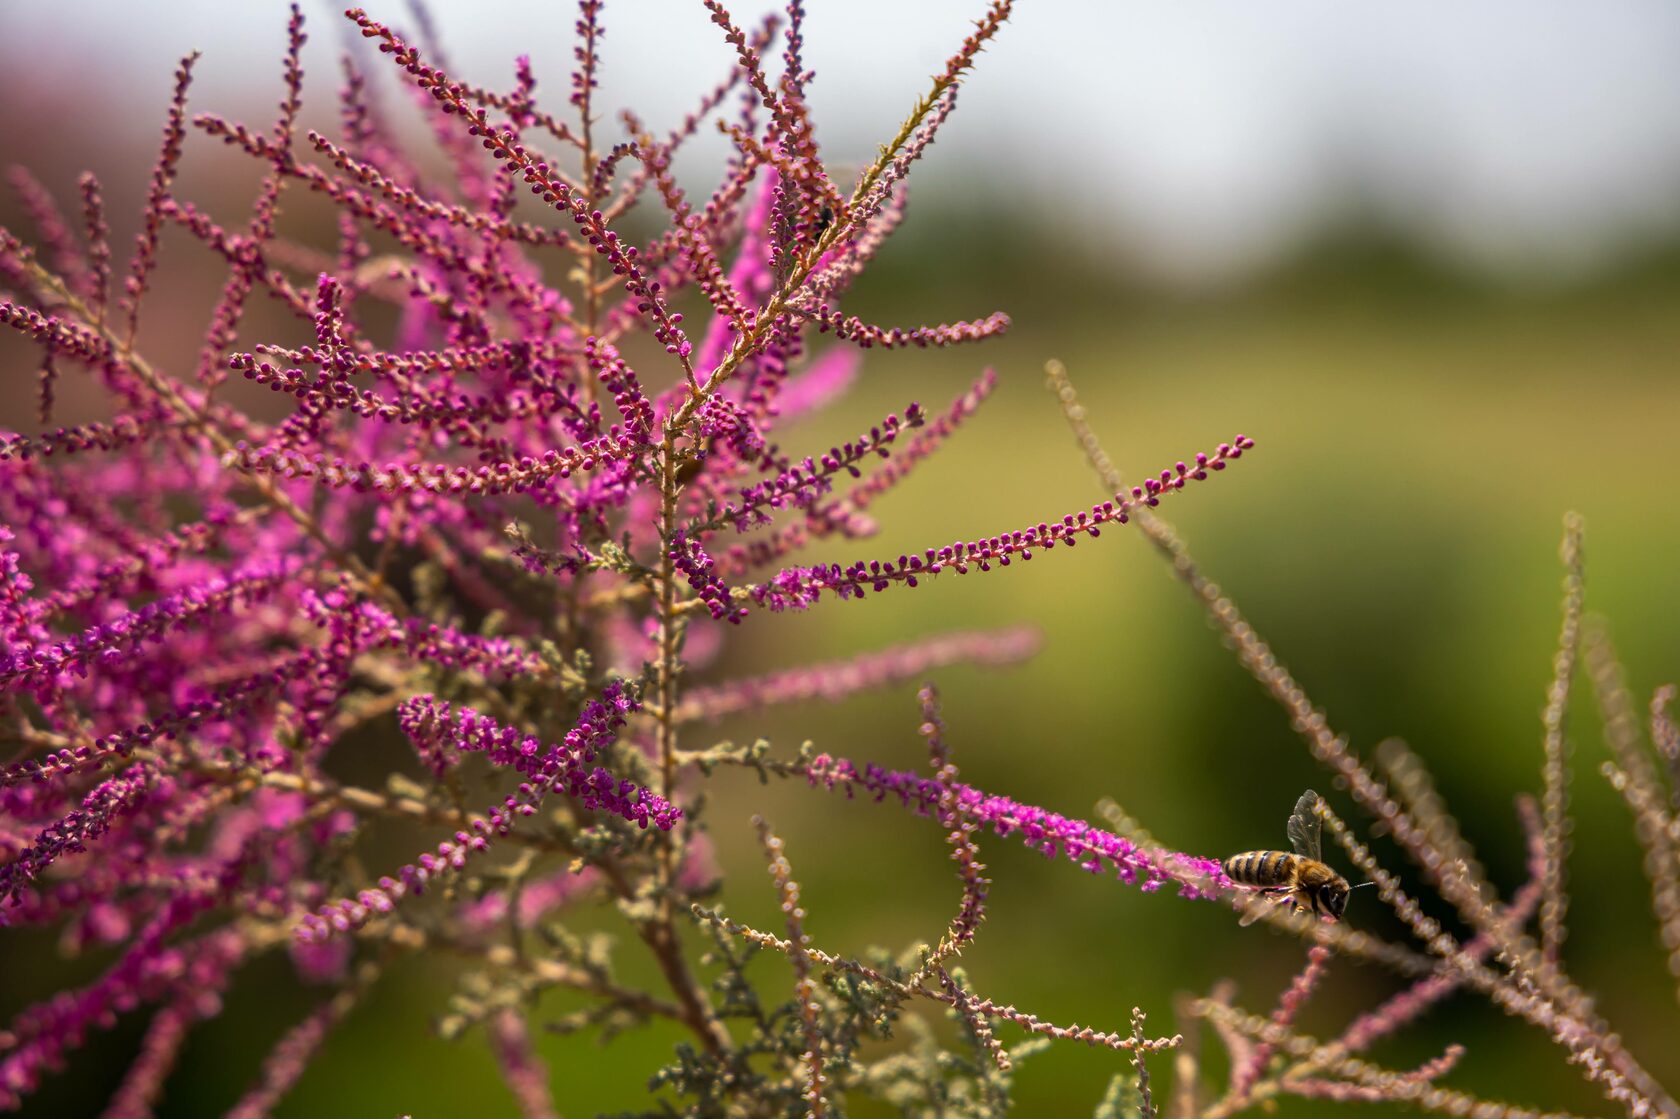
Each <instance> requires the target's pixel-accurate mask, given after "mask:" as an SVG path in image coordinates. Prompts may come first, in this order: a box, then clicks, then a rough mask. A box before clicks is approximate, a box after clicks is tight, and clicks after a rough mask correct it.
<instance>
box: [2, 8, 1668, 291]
mask: <svg viewBox="0 0 1680 1119" xmlns="http://www.w3.org/2000/svg"><path fill="white" fill-rule="evenodd" d="M368 7H369V9H370V11H371V12H372V13H373V14H374V15H375V17H376V18H382V19H385V20H387V21H388V22H392V23H397V24H399V25H401V24H406V23H408V22H409V18H408V15H407V5H406V0H368ZM810 9H811V10H810V16H809V29H808V34H807V39H808V43H809V47H808V51H807V58H808V61H809V63H810V65H812V66H813V67H814V68H815V69H816V71H817V80H816V84H815V86H814V88H813V91H812V98H813V101H814V102H815V105H816V110H817V114H818V117H817V119H818V125H819V135H820V136H821V138H822V139H823V140H824V141H825V143H826V144H827V146H828V150H829V152H830V156H831V158H835V159H840V160H842V161H844V162H851V163H854V164H855V163H861V162H863V161H866V160H867V159H868V158H869V157H870V156H871V155H872V154H873V152H874V148H875V145H876V144H877V143H879V142H880V141H881V140H882V139H884V138H885V137H886V136H887V135H888V134H889V133H890V132H891V131H892V129H893V127H894V126H895V125H896V123H897V122H898V120H899V119H901V118H902V116H903V115H904V114H905V112H906V111H907V109H908V107H909V106H910V104H911V103H912V101H913V99H914V97H915V96H916V94H917V93H918V92H919V91H920V90H922V89H924V88H925V86H926V80H927V76H928V75H929V74H930V73H931V72H932V71H934V70H935V69H937V68H939V67H940V66H941V65H942V63H943V61H944V59H945V58H946V57H947V56H948V55H949V54H950V53H951V52H952V50H953V49H954V47H955V45H956V44H957V42H958V41H959V40H960V39H961V37H962V36H963V34H964V33H965V32H966V31H967V29H968V23H969V20H970V19H972V18H973V17H974V16H976V15H978V14H979V12H980V11H981V10H982V5H981V4H980V3H976V2H975V0H813V2H812V3H811V5H810ZM338 10H339V9H338V8H336V7H334V6H331V5H328V4H324V3H318V2H309V3H306V4H305V12H306V14H307V15H308V16H309V17H310V19H311V21H312V22H311V27H312V32H313V38H312V42H311V43H310V46H309V51H310V55H309V58H308V66H309V69H310V71H311V78H312V81H313V83H314V84H313V85H311V86H310V87H309V88H310V90H311V91H312V92H313V95H314V97H315V101H314V104H315V106H316V108H317V110H318V111H323V112H324V111H325V105H324V98H325V97H326V96H327V94H328V91H329V90H330V89H331V88H332V87H333V86H334V85H336V78H335V76H334V67H333V65H332V57H333V52H334V51H335V49H336V45H337V43H338V42H339V35H340V31H339V28H338V26H337V25H338V24H339V23H342V22H343V21H342V19H341V17H339V16H338V15H337V12H338ZM432 10H433V12H434V14H435V16H436V20H437V23H438V24H439V26H440V27H441V28H442V30H443V33H444V38H445V42H446V44H447V46H448V49H449V50H450V51H451V52H452V57H451V61H452V62H453V64H454V65H455V66H456V67H457V68H458V69H460V70H461V71H462V72H463V73H464V74H465V75H466V76H468V77H470V78H472V79H473V80H475V81H479V82H482V83H485V84H497V85H505V84H506V76H507V74H508V73H509V65H510V60H511V58H512V57H513V56H514V55H516V54H520V53H527V54H530V55H531V56H532V58H533V60H534V62H535V63H536V66H537V72H538V76H539V82H540V83H541V84H540V90H546V92H547V94H548V95H549V104H550V106H551V107H556V108H559V107H563V106H564V100H565V95H566V90H567V73H568V70H569V67H570V65H571V56H570V48H571V23H572V21H573V20H574V19H575V12H576V8H575V5H571V4H564V3H552V2H542V3H538V2H533V0H472V2H471V3H467V2H464V0H434V2H433V4H432ZM735 10H736V13H737V16H738V18H739V19H740V20H741V21H742V22H747V21H748V20H749V19H750V18H752V17H755V16H756V15H757V14H759V13H760V12H762V11H764V10H765V8H764V6H762V5H747V4H744V3H741V4H737V5H736V7H735ZM284 19H285V5H284V4H283V3H280V2H278V0H218V2H211V0H168V2H164V0H152V2H147V0H53V2H50V3H48V2H43V0H0V61H3V62H5V63H6V64H8V65H11V66H22V65H27V66H30V67H32V68H33V67H43V68H44V70H43V71H42V72H45V73H47V74H49V75H51V76H52V77H51V78H50V79H49V81H56V80H57V79H59V78H62V80H63V81H64V82H66V83H69V82H72V81H79V80H81V79H82V78H83V77H85V76H87V75H90V74H102V75H104V78H105V80H104V81H102V82H100V83H98V86H99V90H100V92H99V94H98V96H99V97H100V98H102V99H104V100H105V101H107V102H108V103H109V104H110V105H111V107H112V109H113V110H122V109H131V110H132V111H134V112H135V113H137V114H138V116H137V118H136V120H135V122H134V126H135V127H143V128H144V129H145V130H146V134H147V135H148V136H150V135H151V134H153V133H154V132H155V128H156V123H157V119H158V113H159V110H160V107H161V105H162V104H163V101H164V97H165V96H166V93H165V91H166V88H167V82H168V77H167V69H168V67H169V66H170V64H171V63H172V61H173V59H175V58H176V57H178V56H179V55H180V54H182V53H184V52H185V51H186V50H188V49H192V48H197V49H200V50H202V51H204V52H205V58H204V60H203V62H202V63H201V64H200V67H201V68H200V75H201V78H200V84H199V86H198V92H197V94H196V95H195V103H196V105H197V106H199V107H201V108H210V107H214V108H216V109H217V110H218V111H223V110H225V111H229V112H230V113H232V112H239V111H245V112H251V111H256V112H261V113H263V115H264V116H266V115H267V112H266V106H268V105H269V104H271V103H272V102H273V100H274V98H275V95H276V92H277V85H276V75H277V72H278V66H277V59H278V53H279V49H280V43H281V38H282V35H283V25H284ZM606 20H607V25H608V28H609V33H608V35H607V37H606V39H605V41H604V44H603V48H604V49H603V53H604V57H605V69H604V72H603V81H604V86H605V90H604V92H605V94H606V95H607V100H608V102H609V103H610V104H624V103H628V104H633V105H635V106H637V107H638V109H639V110H640V111H642V113H643V115H644V116H645V117H646V118H648V119H649V120H650V121H651V122H653V123H655V124H656V125H659V124H669V123H672V122H674V121H675V120H676V119H678V118H679V117H680V116H681V114H682V113H683V112H684V111H685V109H686V108H687V107H688V106H689V105H690V104H691V102H692V99H693V97H694V96H695V95H696V94H697V92H698V91H700V90H702V89H704V88H707V87H709V86H710V85H711V84H712V83H713V82H714V81H715V80H716V79H717V78H718V77H719V76H721V74H722V73H723V72H724V71H725V69H726V68H727V66H728V65H729V58H730V55H729V51H728V48H727V47H726V45H725V44H724V43H723V41H722V39H721V37H720V35H719V34H718V33H717V29H716V28H714V27H713V26H711V24H710V23H709V22H708V19H707V15H706V12H705V11H704V9H703V8H702V7H701V5H700V4H699V2H698V0H609V2H608V3H607V5H606ZM259 106H260V107H263V108H259ZM18 127H20V125H19V121H18V118H17V116H16V115H14V114H8V115H7V117H6V119H5V120H4V121H0V154H3V151H4V147H5V146H6V140H7V136H8V134H10V135H12V136H14V137H15V136H16V132H15V131H13V130H15V129H17V128H18ZM70 127H74V125H73V124H72V125H71V126H70ZM926 178H938V179H940V180H941V182H942V184H943V185H945V186H946V187H949V186H950V185H952V184H953V183H958V182H966V183H974V184H977V185H983V186H984V188H985V189H986V190H987V191H988V192H989V193H991V194H994V195H996V194H1002V193H1005V192H1010V193H1016V192H1018V193H1019V194H1020V196H1021V198H1022V204H1023V205H1031V206H1039V207H1045V208H1046V210H1047V212H1049V213H1052V214H1054V215H1056V217H1057V219H1058V220H1059V221H1060V222H1061V223H1062V224H1064V225H1073V226H1077V227H1078V228H1080V229H1088V230H1090V231H1091V236H1092V237H1094V238H1098V239H1102V238H1113V239H1114V240H1115V241H1116V242H1117V243H1120V242H1124V243H1126V244H1129V245H1131V246H1133V248H1134V251H1140V252H1142V253H1143V254H1144V255H1145V256H1146V257H1148V258H1149V259H1152V260H1154V261H1155V262H1156V263H1157V265H1158V266H1159V267H1161V268H1162V269H1163V270H1164V271H1166V272H1169V273H1173V274H1177V275H1180V276H1184V277H1189V278H1195V277H1201V276H1219V275H1222V274H1227V273H1230V272H1233V271H1241V270H1242V269H1243V268H1245V267H1246V266H1248V265H1250V264H1252V263H1254V262H1256V261H1262V260H1264V259H1265V258H1266V257H1267V256H1268V255H1269V254H1270V253H1273V252H1275V251H1277V250H1278V249H1279V248H1280V247H1282V246H1286V245H1288V244H1289V243H1291V242H1292V241H1293V239H1294V238H1295V237H1297V236H1298V235H1299V234H1300V232H1301V231H1302V230H1303V229H1304V228H1308V227H1310V226H1311V225H1312V224H1313V223H1314V222H1316V221H1321V220H1322V219H1323V218H1324V216H1325V215H1326V214H1327V213H1331V212H1334V211H1335V209H1336V207H1337V206H1338V205H1341V206H1345V205H1346V204H1347V200H1348V199H1349V198H1350V197H1351V198H1357V199H1358V200H1359V201H1360V204H1361V205H1363V206H1365V207H1367V208H1375V209H1377V210H1378V211H1380V212H1381V213H1383V214H1385V215H1387V216H1389V217H1391V218H1393V219H1395V220H1397V221H1400V222H1402V223H1404V224H1405V225H1407V226H1408V227H1410V228H1414V229H1416V230H1418V231H1420V232H1421V233H1422V234H1424V235H1425V236H1427V237H1428V238H1430V239H1431V240H1432V241H1434V242H1436V243H1438V244H1440V245H1441V246H1443V247H1444V248H1445V249H1446V250H1447V251H1450V252H1452V253H1454V254H1455V255H1459V256H1462V257H1464V258H1466V259H1469V260H1471V261H1475V262H1480V263H1485V264H1490V265H1493V266H1496V267H1502V268H1507V269H1517V270H1521V269H1526V268H1529V267H1531V266H1533V265H1534V264H1535V263H1549V264H1554V265H1556V264H1563V265H1566V266H1567V265H1570V264H1586V265H1591V264H1592V263H1593V262H1594V261H1597V260H1600V259H1604V258H1614V257H1615V256H1616V255H1617V254H1619V253H1621V252H1623V251H1625V250H1627V249H1628V248H1630V247H1637V246H1638V245H1639V244H1640V243H1641V242H1642V241H1647V240H1649V239H1651V238H1653V237H1657V236H1665V235H1668V234H1669V233H1670V231H1671V230H1673V229H1674V228H1676V227H1680V4H1676V3H1674V2H1673V0H1469V2H1459V3H1452V4H1442V3H1428V2H1424V3H1416V2H1414V3H1407V4H1398V3H1390V4H1386V5H1378V4H1375V3H1368V2H1363V0H1160V2H1141V0H1127V2H1113V3H1095V2H1093V3H1079V2H1076V0H1022V2H1021V3H1019V4H1018V5H1017V11H1016V14H1015V16H1014V18H1013V19H1012V20H1011V23H1010V25H1009V26H1008V27H1006V28H1005V30H1004V32H1003V34H1002V36H1001V37H1000V38H999V39H998V40H997V42H996V44H995V45H994V46H993V47H992V48H991V49H990V50H989V51H988V52H987V54H986V55H985V56H984V57H983V58H982V60H981V64H980V66H979V67H978V69H977V71H976V72H975V73H974V75H973V76H972V77H971V78H970V79H969V81H968V82H967V83H966V85H965V87H964V90H963V95H962V107H961V109H960V110H959V112H958V114H957V117H956V118H954V120H953V122H952V124H951V126H950V128H949V131H948V133H947V134H945V135H943V136H942V138H941V141H940V144H939V151H938V158H937V159H935V160H933V161H932V164H931V165H930V166H929V168H928V169H927V172H926V173H925V177H924V181H925V179H926Z"/></svg>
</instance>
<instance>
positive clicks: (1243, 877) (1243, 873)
mask: <svg viewBox="0 0 1680 1119" xmlns="http://www.w3.org/2000/svg"><path fill="white" fill-rule="evenodd" d="M1295 861H1296V856H1294V855H1292V854H1290V853H1289V852H1288V851H1244V852H1243V853H1242V854H1240V855H1232V856H1231V857H1230V858H1228V859H1226V860H1225V873H1226V874H1228V875H1230V876H1231V880H1232V881H1233V882H1241V883H1242V884H1243V885H1245V886H1260V887H1270V886H1287V885H1290V884H1292V881H1293V878H1294V874H1295Z"/></svg>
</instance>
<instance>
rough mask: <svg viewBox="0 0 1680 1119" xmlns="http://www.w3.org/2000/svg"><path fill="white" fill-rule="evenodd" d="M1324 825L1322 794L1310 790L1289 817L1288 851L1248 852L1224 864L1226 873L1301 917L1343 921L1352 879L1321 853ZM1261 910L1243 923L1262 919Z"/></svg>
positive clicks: (1303, 794)
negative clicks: (1320, 808) (1320, 805)
mask: <svg viewBox="0 0 1680 1119" xmlns="http://www.w3.org/2000/svg"><path fill="white" fill-rule="evenodd" d="M1322 826H1323V821H1322V820H1321V819H1320V818H1319V815H1318V794H1317V793H1315V792H1313V791H1312V790H1311V789H1308V790H1307V791H1306V792H1304V793H1302V794H1301V799H1300V800H1298V801H1296V802H1295V811H1294V812H1292V813H1290V815H1289V829H1288V830H1289V845H1290V846H1291V847H1293V848H1295V851H1294V853H1293V854H1291V853H1289V852H1288V851H1245V852H1243V853H1242V854H1240V855H1232V856H1231V857H1230V858H1228V859H1226V860H1225V873H1226V874H1228V875H1230V877H1231V880H1232V881H1233V882H1238V883H1241V884H1242V885H1244V886H1252V887H1254V888H1255V889H1257V890H1263V891H1266V892H1269V893H1272V894H1274V895H1276V896H1277V897H1278V899H1279V900H1286V901H1288V902H1289V903H1290V904H1291V905H1293V906H1294V908H1295V911H1296V912H1297V913H1317V914H1320V915H1322V916H1327V917H1329V918H1330V919H1331V920H1333V921H1339V920H1341V918H1342V911H1343V910H1344V909H1346V908H1347V899H1348V893H1349V891H1350V890H1351V889H1352V887H1350V886H1349V885H1348V880H1347V879H1346V878H1343V877H1342V876H1341V875H1339V874H1337V873H1336V872H1335V871H1334V870H1331V869H1330V867H1329V866H1327V865H1325V863H1324V861H1323V859H1322V858H1321V855H1322V854H1323V848H1322V846H1321V844H1320V831H1321V829H1322ZM1361 884H1362V885H1363V883H1361ZM1260 913H1261V910H1260V909H1258V908H1255V909H1250V910H1249V911H1248V912H1247V913H1245V914H1243V919H1242V921H1241V922H1240V923H1241V924H1244V925H1249V924H1253V923H1254V922H1255V921H1257V920H1259V919H1260Z"/></svg>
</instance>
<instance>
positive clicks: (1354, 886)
mask: <svg viewBox="0 0 1680 1119" xmlns="http://www.w3.org/2000/svg"><path fill="white" fill-rule="evenodd" d="M1375 885H1376V883H1375V882H1355V883H1354V884H1353V885H1352V886H1349V887H1348V889H1350V890H1357V889H1359V887H1361V886H1375Z"/></svg>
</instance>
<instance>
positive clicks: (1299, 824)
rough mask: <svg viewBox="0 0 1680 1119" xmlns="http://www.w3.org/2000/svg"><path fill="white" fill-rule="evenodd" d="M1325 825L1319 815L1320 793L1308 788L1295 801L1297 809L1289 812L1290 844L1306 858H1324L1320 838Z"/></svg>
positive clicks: (1298, 853) (1297, 852)
mask: <svg viewBox="0 0 1680 1119" xmlns="http://www.w3.org/2000/svg"><path fill="white" fill-rule="evenodd" d="M1323 825H1324V821H1323V820H1321V819H1320V818H1319V815H1318V794H1317V793H1315V792H1313V791H1312V790H1311V789H1308V790H1307V791H1306V792H1304V793H1302V794H1301V799H1300V800H1298V801H1296V802H1295V811H1294V812H1292V813H1290V814H1289V844H1290V846H1291V847H1293V848H1295V853H1296V854H1297V855H1300V856H1301V857H1302V858H1306V859H1322V858H1324V854H1323V851H1324V847H1323V844H1322V842H1321V841H1320V838H1319V832H1320V829H1321V828H1322V827H1323Z"/></svg>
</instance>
